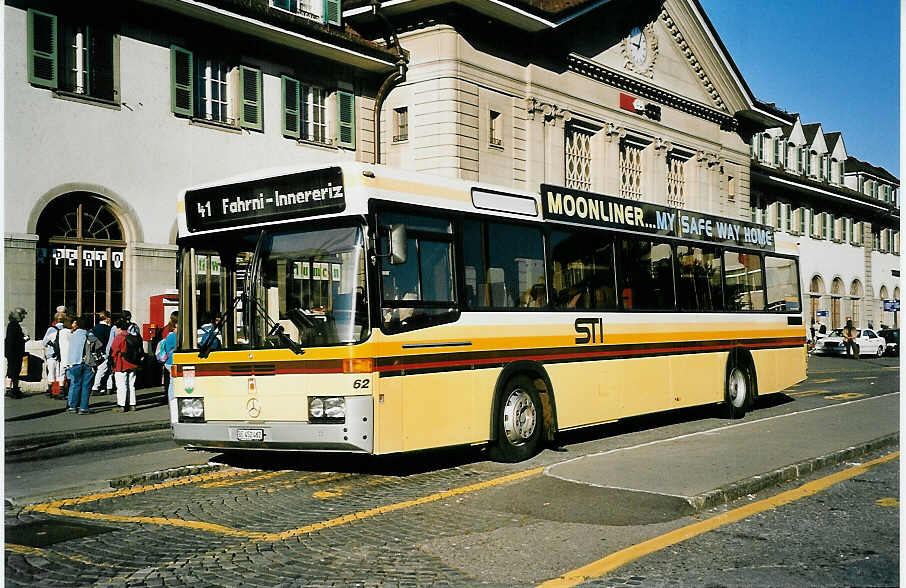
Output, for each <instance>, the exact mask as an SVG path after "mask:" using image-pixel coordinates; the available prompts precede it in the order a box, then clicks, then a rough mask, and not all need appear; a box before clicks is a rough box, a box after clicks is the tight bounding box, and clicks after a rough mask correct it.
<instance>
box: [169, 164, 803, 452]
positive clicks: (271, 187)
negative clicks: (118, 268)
mask: <svg viewBox="0 0 906 588" xmlns="http://www.w3.org/2000/svg"><path fill="white" fill-rule="evenodd" d="M178 244H179V260H178V280H179V288H180V315H179V321H180V322H179V331H178V333H179V347H178V352H177V353H176V354H174V365H173V368H172V371H171V373H172V376H173V381H174V386H175V388H174V391H175V398H174V399H172V400H171V411H170V412H171V420H172V430H173V435H174V438H175V439H176V440H177V441H179V442H181V443H182V444H184V445H185V446H187V447H191V448H208V449H210V448H214V449H236V450H301V451H341V452H359V453H365V454H374V455H384V454H392V453H397V452H407V451H414V450H421V449H428V448H436V447H444V446H455V445H479V444H487V445H488V446H489V448H490V452H491V455H492V457H493V458H495V459H499V460H504V461H518V460H523V459H526V458H528V457H531V456H532V455H534V454H535V453H537V451H539V450H540V448H541V447H542V446H543V444H544V443H546V442H550V441H553V440H554V439H555V437H556V435H557V434H558V433H559V432H561V431H567V430H570V429H577V428H580V427H588V426H591V425H597V424H601V423H606V422H610V421H614V420H617V419H621V418H625V417H629V416H633V415H639V414H644V413H652V412H656V411H664V410H669V409H675V408H680V407H689V406H695V405H704V404H709V403H723V404H724V405H725V406H726V409H727V413H728V416H729V417H733V418H739V417H742V416H743V415H744V413H745V412H746V410H747V409H749V408H750V407H751V406H752V404H753V402H754V400H755V398H756V395H764V394H771V393H776V392H779V391H781V390H783V389H785V388H786V387H788V386H791V385H792V384H794V383H796V382H799V381H801V380H803V379H804V378H805V377H806V373H805V371H806V348H805V327H804V325H803V321H802V315H801V299H800V291H799V283H800V282H799V269H798V260H797V257H796V256H795V255H794V254H793V252H791V251H789V252H783V251H782V249H783V247H781V246H780V245H778V244H776V243H775V241H774V234H773V232H772V231H771V229H770V228H769V227H765V226H762V225H757V224H754V223H749V222H745V221H742V220H739V219H730V218H721V217H716V216H712V215H707V214H701V213H697V212H691V211H686V210H681V209H675V208H668V207H665V206H659V205H655V204H650V203H643V202H638V201H631V200H624V199H620V198H615V197H612V196H607V195H604V194H594V193H589V192H582V191H578V190H573V189H569V188H564V187H559V186H549V185H542V186H541V187H540V191H539V192H538V193H532V192H528V191H518V190H513V189H506V188H501V187H495V186H489V185H484V184H480V183H475V182H466V181H459V180H451V179H445V178H438V177H433V176H429V175H424V174H419V173H416V172H408V171H403V170H398V169H393V168H388V167H383V166H379V165H367V164H361V163H340V164H337V165H332V166H327V167H319V168H296V169H281V170H276V171H269V172H266V173H261V174H255V175H249V176H245V177H238V178H234V179H231V180H228V181H224V182H218V183H213V184H208V185H204V186H199V187H196V188H192V189H190V190H186V191H185V192H184V193H183V194H182V195H181V196H180V198H179V239H178Z"/></svg>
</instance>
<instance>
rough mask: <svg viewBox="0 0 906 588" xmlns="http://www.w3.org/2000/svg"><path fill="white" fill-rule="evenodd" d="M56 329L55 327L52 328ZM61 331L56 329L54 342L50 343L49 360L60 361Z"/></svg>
mask: <svg viewBox="0 0 906 588" xmlns="http://www.w3.org/2000/svg"><path fill="white" fill-rule="evenodd" d="M54 328H55V329H57V327H56V326H54ZM61 330H62V329H57V336H56V337H54V340H53V341H51V342H50V349H51V352H50V359H60V331H61Z"/></svg>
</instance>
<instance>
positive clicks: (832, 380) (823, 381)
mask: <svg viewBox="0 0 906 588" xmlns="http://www.w3.org/2000/svg"><path fill="white" fill-rule="evenodd" d="M836 381H837V378H824V379H821V380H812V381H810V382H809V384H830V383H831V382H836Z"/></svg>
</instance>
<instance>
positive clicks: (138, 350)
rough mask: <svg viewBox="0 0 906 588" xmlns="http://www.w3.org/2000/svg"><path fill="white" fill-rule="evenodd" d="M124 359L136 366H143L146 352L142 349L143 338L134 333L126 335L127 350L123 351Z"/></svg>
mask: <svg viewBox="0 0 906 588" xmlns="http://www.w3.org/2000/svg"><path fill="white" fill-rule="evenodd" d="M123 359H125V360H126V361H128V362H129V363H131V364H134V365H139V366H140V365H142V362H144V361H145V350H144V348H143V347H142V339H141V337H139V336H138V335H133V334H132V333H128V334H127V335H126V350H125V351H123Z"/></svg>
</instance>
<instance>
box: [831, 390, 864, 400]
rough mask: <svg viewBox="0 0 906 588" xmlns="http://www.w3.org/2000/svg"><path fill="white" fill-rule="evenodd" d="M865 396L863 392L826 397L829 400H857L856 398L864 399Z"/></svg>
mask: <svg viewBox="0 0 906 588" xmlns="http://www.w3.org/2000/svg"><path fill="white" fill-rule="evenodd" d="M863 396H865V394H862V393H861V392H845V393H843V394H835V395H833V396H826V398H827V399H828V400H855V399H856V398H862V397H863Z"/></svg>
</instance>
